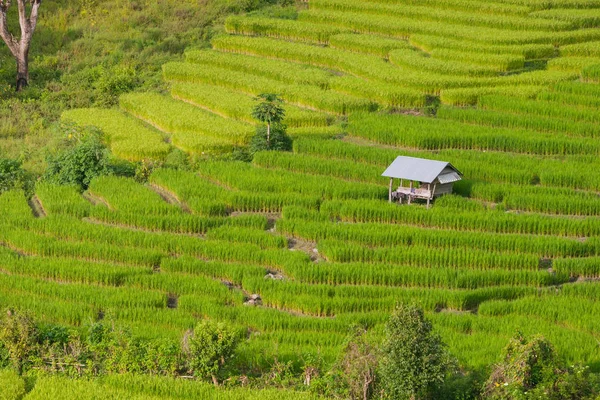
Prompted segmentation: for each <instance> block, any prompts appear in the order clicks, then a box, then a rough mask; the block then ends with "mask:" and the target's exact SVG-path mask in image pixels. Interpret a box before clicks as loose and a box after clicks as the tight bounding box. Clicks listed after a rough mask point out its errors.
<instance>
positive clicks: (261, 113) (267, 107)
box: [252, 93, 285, 147]
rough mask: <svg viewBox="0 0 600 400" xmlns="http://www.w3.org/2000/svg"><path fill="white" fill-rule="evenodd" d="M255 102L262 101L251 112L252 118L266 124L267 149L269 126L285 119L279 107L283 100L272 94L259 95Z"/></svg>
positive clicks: (281, 108)
mask: <svg viewBox="0 0 600 400" xmlns="http://www.w3.org/2000/svg"><path fill="white" fill-rule="evenodd" d="M256 100H259V101H260V100H262V101H261V102H260V103H259V104H257V105H256V106H255V107H254V109H253V110H252V117H253V118H256V119H257V120H259V121H260V122H262V123H264V124H267V147H269V146H270V144H271V124H278V123H281V121H283V118H284V117H285V110H284V109H283V107H282V106H281V104H282V103H283V100H282V99H281V98H280V97H279V96H278V95H276V94H273V93H261V94H259V95H258V97H257V98H256Z"/></svg>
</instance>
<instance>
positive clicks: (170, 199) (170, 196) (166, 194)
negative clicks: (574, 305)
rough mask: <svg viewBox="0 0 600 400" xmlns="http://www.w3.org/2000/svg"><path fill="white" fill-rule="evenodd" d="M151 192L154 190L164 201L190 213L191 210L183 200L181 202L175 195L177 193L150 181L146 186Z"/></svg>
mask: <svg viewBox="0 0 600 400" xmlns="http://www.w3.org/2000/svg"><path fill="white" fill-rule="evenodd" d="M148 187H149V188H150V189H151V190H152V191H153V192H155V193H156V194H158V195H159V196H160V197H162V199H163V200H164V201H166V202H167V203H169V204H173V205H174V206H177V207H179V208H181V209H182V210H183V211H184V212H186V213H188V214H191V213H192V210H191V209H190V208H189V207H188V205H187V204H185V203H184V202H182V201H181V200H179V197H177V195H176V194H175V193H173V192H171V191H169V190H168V189H165V188H164V187H162V186H159V185H157V184H155V183H151V184H150V185H149V186H148Z"/></svg>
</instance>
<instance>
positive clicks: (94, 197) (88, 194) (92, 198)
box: [83, 191, 114, 211]
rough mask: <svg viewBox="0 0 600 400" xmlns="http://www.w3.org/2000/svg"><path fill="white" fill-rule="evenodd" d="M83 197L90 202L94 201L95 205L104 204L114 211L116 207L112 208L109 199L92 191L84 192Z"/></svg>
mask: <svg viewBox="0 0 600 400" xmlns="http://www.w3.org/2000/svg"><path fill="white" fill-rule="evenodd" d="M83 198H84V199H86V200H87V201H89V202H90V203H92V205H94V206H104V207H106V208H108V209H109V210H113V211H114V208H112V207H111V206H110V204H108V201H106V200H104V199H103V198H102V197H100V196H97V195H95V194H93V193H92V192H90V191H85V192H83Z"/></svg>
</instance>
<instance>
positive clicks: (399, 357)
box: [380, 305, 453, 399]
mask: <svg viewBox="0 0 600 400" xmlns="http://www.w3.org/2000/svg"><path fill="white" fill-rule="evenodd" d="M452 365H453V362H452V361H451V359H450V357H449V355H448V353H447V352H446V349H445V344H444V343H443V342H442V340H441V338H440V336H439V335H437V334H435V333H433V326H432V324H431V322H430V321H429V320H428V319H426V318H425V316H424V314H423V310H421V309H419V308H417V307H416V306H407V305H399V306H397V307H396V310H395V311H394V313H393V314H392V316H391V318H390V319H389V321H388V323H387V325H386V339H385V342H384V344H383V357H382V360H381V363H380V376H381V384H382V388H383V390H384V391H385V394H386V395H387V396H388V398H391V399H424V398H429V396H431V395H432V394H433V393H435V391H436V389H437V388H438V387H439V386H440V385H441V384H442V383H443V382H444V380H445V377H446V374H447V373H448V372H449V370H450V368H451V367H452Z"/></svg>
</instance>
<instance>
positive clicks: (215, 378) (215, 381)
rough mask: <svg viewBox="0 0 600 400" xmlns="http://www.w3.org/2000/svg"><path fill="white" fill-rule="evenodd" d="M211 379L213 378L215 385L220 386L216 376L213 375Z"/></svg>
mask: <svg viewBox="0 0 600 400" xmlns="http://www.w3.org/2000/svg"><path fill="white" fill-rule="evenodd" d="M210 377H211V378H212V381H213V385H215V386H219V381H218V380H217V377H216V376H215V375H211V376H210Z"/></svg>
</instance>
